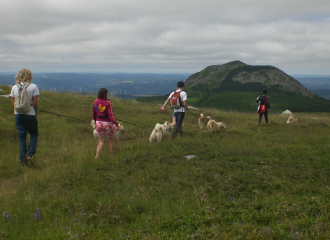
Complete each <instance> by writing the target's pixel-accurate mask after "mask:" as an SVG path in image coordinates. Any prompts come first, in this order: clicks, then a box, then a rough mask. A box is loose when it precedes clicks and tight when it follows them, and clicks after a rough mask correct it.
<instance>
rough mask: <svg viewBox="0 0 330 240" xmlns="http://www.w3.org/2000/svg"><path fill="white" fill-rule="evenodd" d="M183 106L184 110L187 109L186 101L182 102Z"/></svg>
mask: <svg viewBox="0 0 330 240" xmlns="http://www.w3.org/2000/svg"><path fill="white" fill-rule="evenodd" d="M183 106H184V108H185V109H187V108H188V105H187V101H186V100H184V101H183Z"/></svg>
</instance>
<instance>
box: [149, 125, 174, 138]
mask: <svg viewBox="0 0 330 240" xmlns="http://www.w3.org/2000/svg"><path fill="white" fill-rule="evenodd" d="M172 128H173V126H172V125H171V124H170V123H169V122H168V121H166V122H165V123H164V124H160V123H156V125H155V128H154V130H152V132H151V135H150V137H149V142H150V143H154V142H161V141H162V138H163V135H166V134H168V133H169V132H170V131H171V130H172Z"/></svg>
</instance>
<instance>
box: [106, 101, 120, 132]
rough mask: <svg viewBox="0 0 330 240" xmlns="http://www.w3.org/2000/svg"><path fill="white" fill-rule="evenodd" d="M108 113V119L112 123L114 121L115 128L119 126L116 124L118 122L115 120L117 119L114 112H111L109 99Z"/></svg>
mask: <svg viewBox="0 0 330 240" xmlns="http://www.w3.org/2000/svg"><path fill="white" fill-rule="evenodd" d="M108 115H109V118H110V121H111V122H112V123H114V124H115V125H116V127H117V128H119V126H118V122H117V120H116V117H115V114H114V113H113V109H112V104H111V102H110V101H109V109H108Z"/></svg>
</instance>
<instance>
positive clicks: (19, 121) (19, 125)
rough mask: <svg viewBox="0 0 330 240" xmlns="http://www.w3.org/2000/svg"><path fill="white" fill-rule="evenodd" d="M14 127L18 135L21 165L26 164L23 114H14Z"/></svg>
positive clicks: (25, 132)
mask: <svg viewBox="0 0 330 240" xmlns="http://www.w3.org/2000/svg"><path fill="white" fill-rule="evenodd" d="M15 125H16V129H17V133H18V144H19V155H20V158H19V159H20V162H21V164H25V165H26V164H27V160H26V134H27V128H26V127H25V114H15Z"/></svg>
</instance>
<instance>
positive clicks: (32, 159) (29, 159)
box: [26, 156, 36, 165]
mask: <svg viewBox="0 0 330 240" xmlns="http://www.w3.org/2000/svg"><path fill="white" fill-rule="evenodd" d="M26 160H27V162H28V161H30V162H31V163H32V164H33V165H36V160H35V159H34V156H31V157H29V156H28V157H26ZM26 165H27V163H26Z"/></svg>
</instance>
